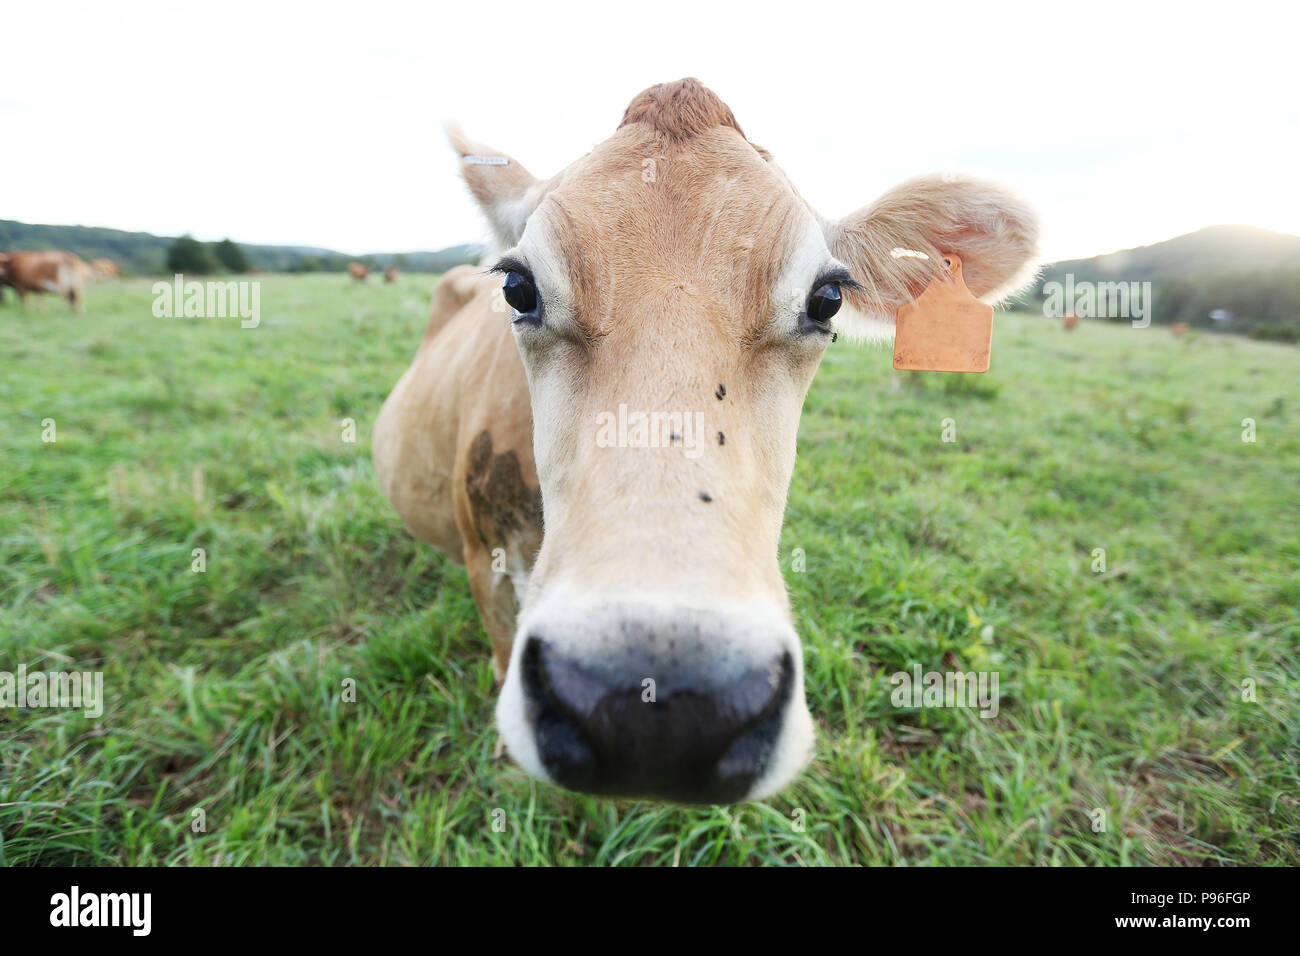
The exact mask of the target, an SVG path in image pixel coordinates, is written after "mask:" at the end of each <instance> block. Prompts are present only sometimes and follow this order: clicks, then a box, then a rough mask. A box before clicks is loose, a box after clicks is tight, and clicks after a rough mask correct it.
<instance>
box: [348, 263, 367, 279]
mask: <svg viewBox="0 0 1300 956" xmlns="http://www.w3.org/2000/svg"><path fill="white" fill-rule="evenodd" d="M348 275H350V276H352V278H354V279H356V280H357V281H358V282H361V281H364V279H365V278H366V276H368V275H370V269H369V268H367V267H366V266H364V265H362V264H361V263H360V262H349V263H348Z"/></svg>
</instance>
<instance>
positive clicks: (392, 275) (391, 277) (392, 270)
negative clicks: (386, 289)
mask: <svg viewBox="0 0 1300 956" xmlns="http://www.w3.org/2000/svg"><path fill="white" fill-rule="evenodd" d="M384 281H385V282H390V283H391V282H396V281H397V266H389V267H388V268H387V269H385V270H384Z"/></svg>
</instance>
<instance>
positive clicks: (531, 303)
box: [501, 270, 537, 315]
mask: <svg viewBox="0 0 1300 956" xmlns="http://www.w3.org/2000/svg"><path fill="white" fill-rule="evenodd" d="M501 289H502V293H503V294H504V295H505V297H506V302H507V303H509V305H510V308H512V309H514V310H515V311H516V312H518V313H519V314H520V315H532V313H534V312H536V311H537V286H535V285H533V280H532V279H530V278H528V277H527V276H525V275H523V274H521V273H518V272H515V271H514V270H510V271H509V272H507V273H506V281H505V284H504V285H503V286H502V287H501Z"/></svg>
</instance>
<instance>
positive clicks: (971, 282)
mask: <svg viewBox="0 0 1300 956" xmlns="http://www.w3.org/2000/svg"><path fill="white" fill-rule="evenodd" d="M826 242H827V245H828V246H829V247H830V250H831V254H832V255H834V256H835V257H836V258H837V259H839V260H840V261H841V262H843V263H844V264H845V265H846V266H848V268H849V271H850V272H851V273H852V274H853V278H854V279H856V280H857V281H858V282H859V283H860V285H861V288H860V289H850V290H846V291H845V300H846V301H845V308H842V309H841V310H840V316H837V317H836V319H835V322H836V325H837V326H839V327H840V328H842V329H843V330H844V331H845V332H846V333H847V334H848V335H849V336H850V337H851V338H858V339H876V340H879V339H889V338H891V337H892V336H893V334H894V323H895V318H896V316H897V313H898V309H899V307H900V306H903V305H906V304H907V303H908V302H910V301H912V300H913V299H915V298H916V297H917V296H918V295H919V294H920V293H921V292H922V291H923V290H924V289H925V287H926V286H927V285H928V284H929V283H930V281H931V280H932V279H933V278H934V277H935V276H936V275H938V274H939V272H940V270H941V269H942V263H943V259H942V255H943V253H945V252H951V253H956V254H957V255H958V256H960V257H961V263H962V274H963V276H964V277H965V280H966V285H967V286H968V287H969V288H970V290H971V292H973V293H974V294H975V295H976V296H977V297H978V298H980V299H982V300H984V301H985V302H989V303H995V302H997V301H998V300H1000V299H1003V298H1005V297H1006V296H1008V295H1011V294H1012V293H1014V292H1017V291H1019V290H1020V289H1022V288H1023V287H1024V286H1025V285H1027V284H1028V283H1029V282H1030V281H1031V280H1032V279H1033V278H1034V275H1035V273H1036V272H1037V269H1038V261H1037V253H1038V217H1037V215H1036V214H1035V212H1034V210H1033V209H1032V208H1031V207H1030V206H1029V204H1028V203H1026V202H1025V201H1024V200H1023V199H1021V198H1020V197H1018V196H1016V195H1015V194H1014V193H1012V192H1010V191H1008V190H1007V189H1005V188H1003V187H1002V186H999V185H996V184H994V183H990V182H987V181H985V180H981V179H975V178H972V177H965V176H958V177H954V176H948V175H944V176H922V177H918V178H916V179H912V180H909V181H907V182H905V183H903V184H902V185H901V186H896V187H895V188H893V189H891V190H890V191H889V192H887V193H885V194H884V195H883V196H881V197H880V198H879V199H877V200H876V201H875V202H874V203H872V204H871V205H870V206H866V207H865V208H863V209H859V210H858V211H857V212H855V213H853V214H852V215H849V216H846V217H845V218H844V219H841V220H839V221H838V222H830V223H827V225H826Z"/></svg>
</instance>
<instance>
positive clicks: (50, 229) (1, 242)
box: [0, 219, 482, 275]
mask: <svg viewBox="0 0 1300 956" xmlns="http://www.w3.org/2000/svg"><path fill="white" fill-rule="evenodd" d="M172 241H173V237H170V236H155V235H153V234H151V233H147V232H124V231H122V230H121V229H103V228H99V227H95V226H47V225H38V224H34V223H25V222H17V221H15V220H11V219H0V251H5V252H9V251H13V250H15V249H67V250H69V251H71V252H75V253H76V254H77V255H79V256H81V258H83V259H87V260H89V259H112V260H113V261H114V262H116V263H117V264H118V266H119V268H121V269H122V270H123V272H124V273H126V274H133V273H134V274H138V275H164V274H166V272H167V266H166V263H167V249H168V247H169V246H170V245H171V244H172ZM240 248H241V249H243V250H244V255H245V256H246V257H247V258H248V264H249V266H250V267H252V268H255V269H262V270H264V271H266V272H315V271H320V270H329V271H342V270H343V268H344V267H345V266H346V264H347V263H349V262H352V261H354V260H355V261H360V262H366V263H368V264H370V265H371V266H377V267H379V268H381V269H383V268H387V267H388V266H390V265H396V266H397V267H398V268H399V269H403V270H405V271H408V272H446V271H447V270H448V269H450V268H452V267H453V266H458V265H461V264H462V263H467V262H477V261H478V257H479V256H480V255H481V254H482V250H481V249H480V247H478V246H475V245H469V244H465V245H459V246H451V247H450V248H447V249H440V250H438V251H437V252H402V253H397V252H378V253H372V254H369V255H365V256H348V255H344V254H343V253H341V252H335V251H334V250H332V249H319V248H314V247H311V246H258V245H244V244H242V243H241V244H240Z"/></svg>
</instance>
